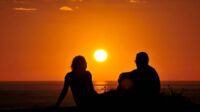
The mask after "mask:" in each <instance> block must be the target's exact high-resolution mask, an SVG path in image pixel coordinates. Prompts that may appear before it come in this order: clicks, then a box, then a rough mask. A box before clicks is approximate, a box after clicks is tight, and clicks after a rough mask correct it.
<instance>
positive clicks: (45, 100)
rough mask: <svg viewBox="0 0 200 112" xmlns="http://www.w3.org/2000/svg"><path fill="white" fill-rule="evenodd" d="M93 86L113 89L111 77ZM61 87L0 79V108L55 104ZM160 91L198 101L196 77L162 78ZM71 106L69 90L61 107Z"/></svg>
mask: <svg viewBox="0 0 200 112" xmlns="http://www.w3.org/2000/svg"><path fill="white" fill-rule="evenodd" d="M93 83H94V86H95V90H96V91H97V92H98V93H103V92H106V91H109V90H112V89H116V87H117V82H115V81H105V82H100V81H95V82H93ZM62 88H63V82H62V81H40V82H35V81H31V82H26V81H23V82H0V109H24V108H45V107H52V106H54V105H55V103H56V101H57V98H58V97H59V95H60V92H61V90H62ZM161 92H165V93H169V94H170V93H172V92H174V93H181V94H182V95H184V96H185V97H187V98H189V99H190V100H191V101H192V102H194V103H196V104H200V81H163V82H161ZM72 106H75V102H74V100H73V95H72V93H71V90H69V91H68V94H67V95H66V97H65V99H64V101H63V102H62V105H61V107H72Z"/></svg>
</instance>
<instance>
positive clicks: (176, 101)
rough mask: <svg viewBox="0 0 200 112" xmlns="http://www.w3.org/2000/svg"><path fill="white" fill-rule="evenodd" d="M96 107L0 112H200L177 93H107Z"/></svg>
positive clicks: (4, 110)
mask: <svg viewBox="0 0 200 112" xmlns="http://www.w3.org/2000/svg"><path fill="white" fill-rule="evenodd" d="M100 99H101V100H99V102H98V103H97V104H98V105H93V104H92V105H89V106H88V107H87V108H85V107H84V108H77V107H58V108H56V107H46V108H27V109H0V112H80V111H84V112H87V111H93V112H96V111H111V112H113V111H121V110H122V111H123V112H126V111H127V112H129V111H133V112H134V111H139V112H140V111H150V112H151V111H159V112H200V104H195V103H193V102H192V101H191V100H190V99H188V98H186V97H184V96H183V95H182V94H178V93H170V94H166V93H161V94H160V95H158V96H156V97H154V98H150V99H146V98H142V99H136V100H135V101H136V102H133V101H132V99H131V98H124V97H123V98H122V97H121V98H120V97H119V96H117V98H116V94H115V91H109V92H107V93H106V94H104V97H102V98H100Z"/></svg>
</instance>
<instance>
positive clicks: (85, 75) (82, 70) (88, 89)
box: [56, 55, 97, 107]
mask: <svg viewBox="0 0 200 112" xmlns="http://www.w3.org/2000/svg"><path fill="white" fill-rule="evenodd" d="M71 68H72V71H71V72H69V73H67V75H66V76H65V82H64V88H63V90H62V92H61V94H60V96H59V98H58V101H57V103H56V106H59V105H60V104H61V102H62V101H63V99H64V97H65V96H66V93H67V91H68V88H69V86H70V87H71V90H72V93H73V96H74V100H75V102H76V105H77V106H78V107H87V106H90V104H91V103H92V98H93V97H94V96H95V95H96V94H97V93H96V91H95V90H94V86H93V83H92V76H91V73H90V72H89V71H86V68H87V63H86V60H85V58H84V57H83V56H80V55H79V56H76V57H75V58H74V59H73V61H72V65H71Z"/></svg>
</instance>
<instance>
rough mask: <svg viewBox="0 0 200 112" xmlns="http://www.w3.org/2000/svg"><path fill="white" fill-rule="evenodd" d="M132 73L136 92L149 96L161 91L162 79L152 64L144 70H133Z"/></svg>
mask: <svg viewBox="0 0 200 112" xmlns="http://www.w3.org/2000/svg"><path fill="white" fill-rule="evenodd" d="M132 75H133V80H134V91H135V92H136V94H138V95H146V96H149V95H158V94H159V93H160V79H159V76H158V74H157V72H156V70H155V69H154V68H152V67H151V66H148V67H146V68H144V69H142V70H141V69H136V70H133V71H132Z"/></svg>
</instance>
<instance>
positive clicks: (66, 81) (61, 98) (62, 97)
mask: <svg viewBox="0 0 200 112" xmlns="http://www.w3.org/2000/svg"><path fill="white" fill-rule="evenodd" d="M68 88H69V80H68V77H67V76H66V78H65V82H64V87H63V89H62V92H61V94H60V96H59V98H58V101H57V102H56V106H57V107H58V106H59V105H60V104H61V102H62V101H63V99H64V98H65V96H66V94H67V91H68Z"/></svg>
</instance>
